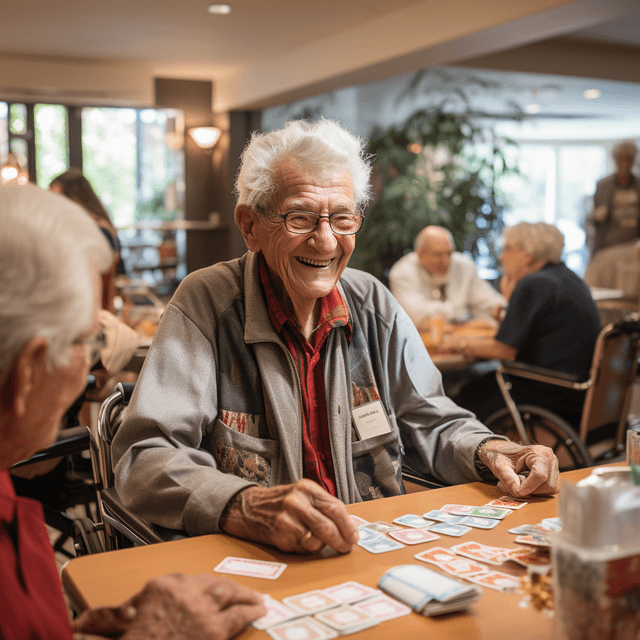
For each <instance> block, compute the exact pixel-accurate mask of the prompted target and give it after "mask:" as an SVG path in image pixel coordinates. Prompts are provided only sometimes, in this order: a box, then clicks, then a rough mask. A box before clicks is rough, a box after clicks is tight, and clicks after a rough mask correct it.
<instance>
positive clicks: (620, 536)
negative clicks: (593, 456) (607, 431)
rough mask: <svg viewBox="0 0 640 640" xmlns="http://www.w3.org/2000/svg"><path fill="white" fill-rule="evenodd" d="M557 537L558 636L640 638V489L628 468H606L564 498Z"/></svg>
mask: <svg viewBox="0 0 640 640" xmlns="http://www.w3.org/2000/svg"><path fill="white" fill-rule="evenodd" d="M559 515H560V519H561V521H562V523H563V527H562V530H561V531H559V532H557V533H556V534H554V535H553V536H552V573H553V591H554V600H555V606H556V620H557V626H558V631H559V633H560V637H562V638H566V640H578V639H579V640H601V639H603V638H607V640H637V638H640V534H639V532H640V487H637V486H635V484H634V483H633V481H632V478H631V474H630V473H629V468H628V467H615V468H614V467H610V468H606V467H600V468H597V469H595V470H594V471H593V472H592V474H591V475H590V476H589V477H587V478H585V479H584V480H582V481H580V482H579V483H578V484H577V485H576V486H573V485H571V484H569V483H564V485H563V487H562V492H561V494H560V497H559Z"/></svg>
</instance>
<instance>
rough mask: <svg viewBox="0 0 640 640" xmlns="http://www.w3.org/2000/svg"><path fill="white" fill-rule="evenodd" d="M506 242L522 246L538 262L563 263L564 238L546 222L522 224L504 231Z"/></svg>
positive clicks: (506, 228)
mask: <svg viewBox="0 0 640 640" xmlns="http://www.w3.org/2000/svg"><path fill="white" fill-rule="evenodd" d="M502 237H503V239H504V241H505V242H510V243H512V244H517V245H520V246H521V247H522V248H523V249H524V250H525V251H528V252H529V253H530V254H531V255H532V256H533V257H534V258H535V259H536V260H541V261H542V262H544V263H545V264H546V263H548V262H561V261H562V250H563V249H564V236H563V235H562V232H561V231H560V230H559V229H558V228H557V227H554V226H553V225H552V224H547V223H546V222H520V223H519V224H516V225H514V226H513V227H505V228H504V229H503V231H502Z"/></svg>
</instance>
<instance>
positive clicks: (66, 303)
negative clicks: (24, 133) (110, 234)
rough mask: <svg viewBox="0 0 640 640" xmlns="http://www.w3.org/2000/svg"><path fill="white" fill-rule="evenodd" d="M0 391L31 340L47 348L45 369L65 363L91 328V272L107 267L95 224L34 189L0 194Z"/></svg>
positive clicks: (107, 254)
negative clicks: (40, 340) (37, 339)
mask: <svg viewBox="0 0 640 640" xmlns="http://www.w3.org/2000/svg"><path fill="white" fill-rule="evenodd" d="M0 229H2V232H1V233H0V274H2V276H0V384H1V383H2V382H3V381H4V379H5V377H6V375H7V374H8V372H9V370H10V369H11V366H12V364H13V361H14V360H15V358H16V357H17V356H18V355H19V353H20V351H21V350H22V348H23V347H24V345H25V344H27V342H29V340H31V339H32V338H34V337H36V336H41V337H43V338H45V339H46V340H47V343H48V352H47V354H48V361H49V365H50V366H64V365H66V364H68V362H69V354H70V352H71V349H72V344H73V341H74V340H76V339H77V338H78V337H79V336H80V335H81V334H82V333H83V332H84V331H87V330H88V329H90V328H91V326H92V324H93V296H94V287H93V283H92V276H91V270H90V265H91V264H93V265H94V266H95V268H96V269H97V270H98V271H99V272H103V271H105V270H106V269H107V268H108V267H109V266H110V265H111V263H112V262H113V253H112V251H111V249H110V247H109V244H108V242H107V240H106V239H105V237H104V236H103V234H102V232H101V231H100V229H99V227H98V225H97V224H96V223H95V221H94V220H93V218H92V217H91V216H90V215H89V214H88V213H87V212H86V211H85V210H84V209H83V208H82V207H80V206H79V205H77V204H74V203H73V202H71V200H69V199H68V198H65V197H64V196H61V195H57V194H54V193H50V192H48V191H43V190H42V189H39V188H38V187H36V186H35V185H32V184H27V185H24V186H18V185H6V186H4V187H0Z"/></svg>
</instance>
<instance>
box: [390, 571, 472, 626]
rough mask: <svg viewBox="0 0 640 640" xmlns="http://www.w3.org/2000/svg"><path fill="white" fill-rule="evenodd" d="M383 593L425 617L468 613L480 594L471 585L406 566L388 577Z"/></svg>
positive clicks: (434, 572) (391, 572)
mask: <svg viewBox="0 0 640 640" xmlns="http://www.w3.org/2000/svg"><path fill="white" fill-rule="evenodd" d="M378 586H379V587H380V589H382V590H383V591H385V592H386V593H387V594H389V595H390V596H392V597H393V598H396V599H398V600H400V601H401V602H403V603H404V604H406V605H408V606H410V607H411V608H412V609H413V610H414V611H417V612H419V613H422V614H423V615H434V614H435V612H436V611H437V612H438V614H439V613H444V611H445V610H444V609H443V608H442V605H445V604H446V605H449V606H447V607H446V611H447V612H449V611H456V610H459V609H466V608H467V607H468V606H469V604H471V602H475V601H476V600H477V599H478V598H479V597H480V594H479V593H478V591H479V590H478V589H477V588H474V587H471V586H470V585H468V584H466V583H464V582H461V581H460V580H456V579H454V578H450V577H448V576H445V575H442V574H441V573H438V572H436V571H432V570H431V569H428V568H427V567H424V566H418V565H414V564H405V565H401V566H399V567H393V568H392V569H389V570H388V571H386V572H385V573H384V575H383V576H382V577H381V578H380V580H379V582H378Z"/></svg>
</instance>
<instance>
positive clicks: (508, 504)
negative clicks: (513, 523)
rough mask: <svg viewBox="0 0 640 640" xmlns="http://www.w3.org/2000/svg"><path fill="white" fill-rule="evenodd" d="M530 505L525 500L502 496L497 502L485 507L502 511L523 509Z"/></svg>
mask: <svg viewBox="0 0 640 640" xmlns="http://www.w3.org/2000/svg"><path fill="white" fill-rule="evenodd" d="M527 504H529V503H528V502H525V501H524V500H518V499H517V498H510V497H509V496H502V498H498V499H497V500H492V501H491V502H487V504H485V505H484V506H485V507H498V508H500V509H522V507H524V506H525V505H527Z"/></svg>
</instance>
